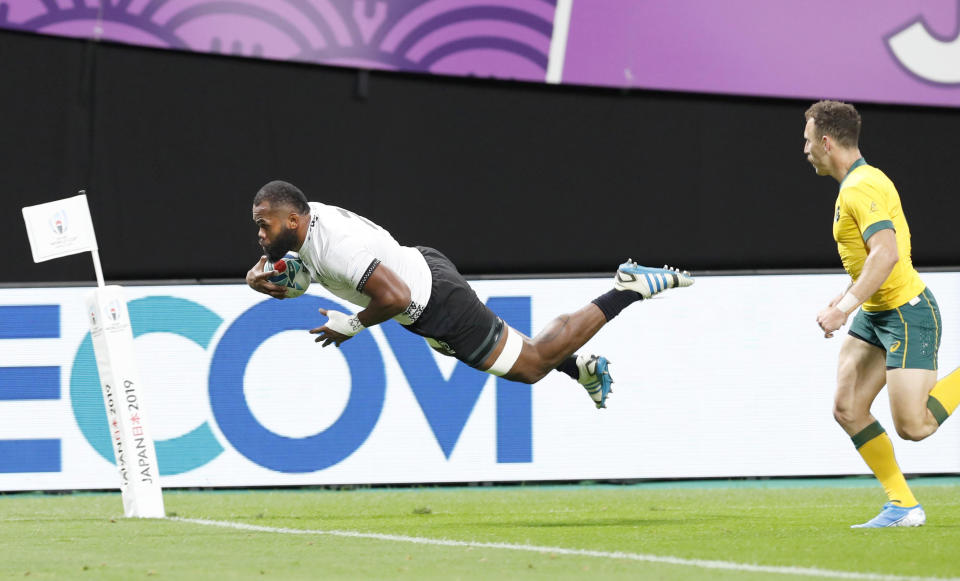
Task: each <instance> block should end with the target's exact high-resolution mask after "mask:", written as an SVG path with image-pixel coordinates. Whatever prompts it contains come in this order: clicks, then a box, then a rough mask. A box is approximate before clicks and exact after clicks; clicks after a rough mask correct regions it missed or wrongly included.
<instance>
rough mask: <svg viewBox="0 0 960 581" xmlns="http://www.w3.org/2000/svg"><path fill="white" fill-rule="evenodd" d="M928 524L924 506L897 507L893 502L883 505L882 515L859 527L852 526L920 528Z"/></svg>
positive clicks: (863, 527) (853, 526) (866, 527)
mask: <svg viewBox="0 0 960 581" xmlns="http://www.w3.org/2000/svg"><path fill="white" fill-rule="evenodd" d="M925 522H927V514H926V513H925V512H923V506H921V505H919V504H918V505H917V506H897V505H895V504H893V503H892V502H888V503H887V504H885V505H883V509H882V510H881V511H880V514H878V515H877V516H875V517H873V518H872V519H870V520H868V521H867V522H865V523H863V524H859V525H850V528H852V529H880V528H885V527H919V526H922V525H923V524H924V523H925Z"/></svg>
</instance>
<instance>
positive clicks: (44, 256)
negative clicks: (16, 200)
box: [23, 194, 97, 262]
mask: <svg viewBox="0 0 960 581" xmlns="http://www.w3.org/2000/svg"><path fill="white" fill-rule="evenodd" d="M23 220H24V221H25V222H26V223H27V237H28V238H29V239H30V250H31V251H33V261H34V262H43V261H45V260H51V259H54V258H60V257H61V256H69V255H71V254H78V253H80V252H90V251H92V250H96V249H97V237H96V235H94V233H93V220H91V219H90V207H89V206H87V196H86V194H80V195H79V196H74V197H72V198H64V199H62V200H57V201H55V202H49V203H46V204H40V205H37V206H27V207H26V208H24V209H23Z"/></svg>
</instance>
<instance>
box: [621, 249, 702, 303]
mask: <svg viewBox="0 0 960 581" xmlns="http://www.w3.org/2000/svg"><path fill="white" fill-rule="evenodd" d="M692 284H693V277H692V276H690V273H689V272H687V271H685V270H683V271H681V270H679V269H677V268H671V267H669V266H667V265H664V266H663V268H651V267H649V266H641V265H639V264H637V263H636V262H634V261H633V260H630V259H627V261H626V262H624V263H623V264H621V265H620V267H619V268H618V269H617V274H616V276H615V277H614V279H613V286H614V288H616V289H617V290H632V291H636V292H638V293H640V295H641V296H643V298H645V299H649V298H650V297H652V296H654V295H656V294H659V293H661V292H663V291H665V290H667V289H668V288H679V287H686V286H690V285H692Z"/></svg>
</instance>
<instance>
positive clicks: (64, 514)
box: [0, 478, 960, 581]
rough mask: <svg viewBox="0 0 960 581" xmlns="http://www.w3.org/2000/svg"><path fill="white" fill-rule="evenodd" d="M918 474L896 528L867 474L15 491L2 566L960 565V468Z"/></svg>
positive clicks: (502, 568)
mask: <svg viewBox="0 0 960 581" xmlns="http://www.w3.org/2000/svg"><path fill="white" fill-rule="evenodd" d="M911 482H912V483H914V490H915V493H916V494H917V496H918V497H919V498H920V499H921V502H923V504H924V507H925V508H926V510H927V523H928V524H927V525H926V526H924V527H920V528H916V529H884V530H851V529H850V528H849V525H850V524H852V523H856V522H862V521H864V520H867V519H869V518H870V517H872V516H873V515H874V514H875V513H876V512H877V510H878V509H879V508H880V505H881V504H882V503H883V502H884V501H885V498H884V496H883V492H882V490H881V489H880V487H879V485H878V484H876V482H875V481H873V480H872V479H869V478H854V479H838V480H801V481H791V480H771V481H746V482H738V481H723V482H706V483H663V484H655V483H651V484H635V485H600V486H584V485H563V486H536V485H531V486H489V487H448V488H406V489H383V488H373V489H360V490H342V491H334V490H280V491H259V490H255V491H223V492H216V491H203V492H191V491H166V492H165V493H164V499H165V502H166V508H167V512H168V514H169V515H170V516H171V517H172V518H168V519H162V520H160V519H158V520H152V519H144V520H141V519H125V518H123V517H122V516H121V514H122V507H121V501H120V497H119V494H113V493H101V494H90V493H77V494H68V495H43V494H7V495H0V547H2V558H0V578H19V579H23V578H28V579H172V580H176V581H190V580H194V579H211V580H213V579H216V580H229V579H284V580H287V579H290V580H297V579H416V580H421V579H578V580H582V579H803V578H820V579H837V578H840V579H843V578H846V579H877V580H880V579H890V580H902V579H908V578H910V579H930V578H946V577H953V576H960V481H958V480H957V479H953V478H950V479H946V478H924V479H917V480H914V481H911ZM186 519H198V520H199V519H208V520H212V521H218V522H223V523H228V526H229V527H242V526H247V525H252V528H228V527H226V526H213V525H210V524H202V523H200V522H195V521H194V520H186ZM321 531H323V532H326V533H330V532H331V531H336V532H335V533H334V534H324V533H323V532H321ZM352 533H362V535H359V536H358V535H354V536H350V534H352ZM376 535H382V536H379V537H378V536H376ZM411 537H415V538H411ZM439 541H463V542H465V544H459V545H458V544H446V545H444V544H439ZM669 558H672V560H671V559H669ZM716 562H720V563H719V564H718V563H716ZM718 567H719V568H718ZM757 567H759V568H757Z"/></svg>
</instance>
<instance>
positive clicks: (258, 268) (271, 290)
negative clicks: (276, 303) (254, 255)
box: [247, 256, 287, 299]
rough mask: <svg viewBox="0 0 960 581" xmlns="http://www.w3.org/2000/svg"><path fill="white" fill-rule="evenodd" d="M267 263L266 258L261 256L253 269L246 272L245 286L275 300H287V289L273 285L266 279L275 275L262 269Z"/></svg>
mask: <svg viewBox="0 0 960 581" xmlns="http://www.w3.org/2000/svg"><path fill="white" fill-rule="evenodd" d="M266 263H267V257H266V256H261V257H260V260H259V261H258V262H257V263H256V264H254V265H253V268H251V269H250V270H248V271H247V285H249V286H250V288H252V289H253V290H255V291H257V292H261V293H263V294H265V295H270V296H272V297H273V298H275V299H285V298H287V289H285V288H284V287H282V286H280V285H278V284H273V283H272V282H270V281H269V280H267V279H268V278H270V277H271V276H274V275H276V274H277V271H275V270H268V271H264V270H263V267H264V265H265V264H266Z"/></svg>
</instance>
